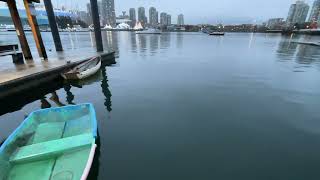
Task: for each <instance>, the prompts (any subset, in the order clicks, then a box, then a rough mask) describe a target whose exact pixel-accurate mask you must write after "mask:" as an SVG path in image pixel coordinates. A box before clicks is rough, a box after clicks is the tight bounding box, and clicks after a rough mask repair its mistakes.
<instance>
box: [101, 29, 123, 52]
mask: <svg viewBox="0 0 320 180" xmlns="http://www.w3.org/2000/svg"><path fill="white" fill-rule="evenodd" d="M118 38H119V37H118V33H117V32H114V31H102V41H103V46H104V49H108V50H113V51H115V52H116V55H117V56H118V55H119V50H120V49H119V40H118Z"/></svg>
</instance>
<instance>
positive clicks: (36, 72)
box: [0, 52, 116, 99]
mask: <svg viewBox="0 0 320 180" xmlns="http://www.w3.org/2000/svg"><path fill="white" fill-rule="evenodd" d="M95 56H100V57H101V59H102V63H103V64H105V65H110V64H115V63H116V62H115V52H106V53H97V54H95V55H87V56H85V57H84V56H82V57H80V58H78V59H76V58H73V59H71V60H70V58H66V60H61V59H60V60H58V59H57V60H54V59H50V60H49V61H40V63H34V62H33V61H32V63H31V64H28V63H26V64H22V65H18V66H16V67H15V69H6V70H4V71H0V73H1V76H0V99H1V98H4V97H7V96H10V95H13V94H17V93H20V92H23V91H26V90H28V89H32V88H36V87H37V86H40V85H41V84H43V83H48V82H50V81H52V82H53V83H54V81H55V80H56V79H57V78H61V76H60V74H61V73H62V72H64V71H66V70H69V69H71V68H73V67H75V66H76V65H78V64H79V63H82V62H83V61H85V60H88V59H90V58H92V57H95Z"/></svg>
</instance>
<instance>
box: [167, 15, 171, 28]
mask: <svg viewBox="0 0 320 180" xmlns="http://www.w3.org/2000/svg"><path fill="white" fill-rule="evenodd" d="M167 25H169V26H170V25H171V15H170V14H167Z"/></svg>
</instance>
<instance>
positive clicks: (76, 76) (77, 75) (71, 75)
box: [61, 60, 101, 80]
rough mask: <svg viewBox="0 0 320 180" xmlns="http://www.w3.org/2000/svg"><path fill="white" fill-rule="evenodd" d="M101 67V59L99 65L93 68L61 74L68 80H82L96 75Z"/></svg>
mask: <svg viewBox="0 0 320 180" xmlns="http://www.w3.org/2000/svg"><path fill="white" fill-rule="evenodd" d="M100 68H101V60H99V62H98V63H97V65H96V66H94V67H92V68H89V69H86V70H84V71H81V72H77V73H63V74H61V76H62V77H63V78H64V79H66V80H81V79H85V78H87V77H89V76H92V75H94V74H95V73H97V72H98V71H99V69H100Z"/></svg>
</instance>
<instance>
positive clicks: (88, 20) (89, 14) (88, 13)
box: [87, 3, 92, 25]
mask: <svg viewBox="0 0 320 180" xmlns="http://www.w3.org/2000/svg"><path fill="white" fill-rule="evenodd" d="M87 23H88V25H91V24H92V16H91V5H90V3H87Z"/></svg>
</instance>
